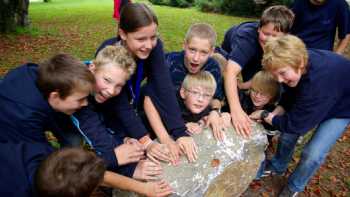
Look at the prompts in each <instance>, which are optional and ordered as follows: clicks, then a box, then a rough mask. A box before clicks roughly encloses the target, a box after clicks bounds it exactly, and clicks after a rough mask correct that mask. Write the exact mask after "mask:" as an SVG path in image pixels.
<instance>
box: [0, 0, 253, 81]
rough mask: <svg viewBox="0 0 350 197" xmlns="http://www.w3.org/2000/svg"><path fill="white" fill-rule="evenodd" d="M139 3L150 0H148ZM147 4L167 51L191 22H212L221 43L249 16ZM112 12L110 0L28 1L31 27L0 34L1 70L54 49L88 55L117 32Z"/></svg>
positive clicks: (177, 47)
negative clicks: (234, 15)
mask: <svg viewBox="0 0 350 197" xmlns="http://www.w3.org/2000/svg"><path fill="white" fill-rule="evenodd" d="M139 2H140V1H139ZM142 2H145V3H147V4H149V2H148V1H142ZM149 5H151V4H149ZM151 7H152V9H153V10H154V11H155V12H156V14H157V16H158V19H159V23H160V24H159V33H160V37H161V39H162V40H163V41H164V45H165V49H166V51H174V50H181V48H182V42H183V39H184V35H185V33H186V31H187V29H188V27H189V26H190V25H191V24H192V23H195V22H206V23H209V24H211V25H213V27H214V28H215V30H216V31H217V33H218V43H221V41H222V39H223V36H224V33H225V31H226V30H227V29H228V28H229V27H231V26H232V25H234V24H238V23H240V22H243V21H246V20H251V19H246V18H239V17H232V16H225V15H220V14H208V13H203V12H200V11H198V10H197V9H196V8H189V9H179V8H172V7H165V6H154V5H151ZM112 13H113V1H111V0H53V1H52V2H50V3H43V2H31V4H30V6H29V15H30V20H31V22H32V23H31V27H30V28H29V29H19V30H18V31H17V33H16V34H12V35H1V36H0V53H1V54H4V55H2V56H0V75H1V73H5V72H6V71H7V70H8V69H10V68H13V67H14V66H18V65H19V64H21V63H24V62H28V61H31V62H38V61H40V60H42V59H45V58H47V57H48V56H50V55H53V54H55V53H57V52H67V53H71V54H73V55H76V56H77V57H80V58H81V59H91V58H92V57H93V55H94V52H95V50H96V48H97V47H98V46H99V45H100V43H101V42H102V41H103V40H105V39H107V38H110V37H112V36H114V35H115V34H116V33H115V32H116V22H115V21H114V19H113V18H112Z"/></svg>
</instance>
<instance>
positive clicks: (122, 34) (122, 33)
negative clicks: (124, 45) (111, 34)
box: [118, 28, 126, 40]
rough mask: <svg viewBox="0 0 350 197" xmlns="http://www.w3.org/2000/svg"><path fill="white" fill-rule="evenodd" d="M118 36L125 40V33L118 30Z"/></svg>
mask: <svg viewBox="0 0 350 197" xmlns="http://www.w3.org/2000/svg"><path fill="white" fill-rule="evenodd" d="M118 31H119V36H120V38H121V39H122V40H126V32H125V31H124V30H122V29H120V28H119V30H118Z"/></svg>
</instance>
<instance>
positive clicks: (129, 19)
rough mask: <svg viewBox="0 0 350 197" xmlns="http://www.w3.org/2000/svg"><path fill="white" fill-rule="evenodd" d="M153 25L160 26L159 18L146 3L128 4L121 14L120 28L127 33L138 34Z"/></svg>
mask: <svg viewBox="0 0 350 197" xmlns="http://www.w3.org/2000/svg"><path fill="white" fill-rule="evenodd" d="M152 23H155V24H157V25H158V19H157V16H156V15H155V14H154V12H153V11H152V10H151V9H150V8H149V7H148V6H147V5H146V4H144V3H128V4H126V5H125V6H124V8H123V9H122V11H121V13H120V21H119V28H120V29H122V30H123V31H124V32H126V33H130V32H136V31H137V30H138V29H139V28H141V27H145V26H148V25H150V24H152Z"/></svg>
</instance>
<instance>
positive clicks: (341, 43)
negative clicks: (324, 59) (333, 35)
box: [334, 34, 350, 55]
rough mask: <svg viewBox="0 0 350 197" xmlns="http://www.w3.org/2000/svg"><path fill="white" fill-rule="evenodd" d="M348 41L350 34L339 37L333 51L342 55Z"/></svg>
mask: <svg viewBox="0 0 350 197" xmlns="http://www.w3.org/2000/svg"><path fill="white" fill-rule="evenodd" d="M349 41H350V34H348V35H346V36H345V38H343V39H340V40H339V43H338V45H337V47H336V48H335V49H334V52H336V53H338V54H340V55H342V54H343V53H344V50H345V48H346V47H347V46H348V44H349Z"/></svg>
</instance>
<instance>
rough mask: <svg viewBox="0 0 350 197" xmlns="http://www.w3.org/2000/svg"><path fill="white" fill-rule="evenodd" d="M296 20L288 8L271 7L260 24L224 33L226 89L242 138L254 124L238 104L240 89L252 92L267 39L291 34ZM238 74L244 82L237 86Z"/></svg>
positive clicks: (234, 122)
mask: <svg viewBox="0 0 350 197" xmlns="http://www.w3.org/2000/svg"><path fill="white" fill-rule="evenodd" d="M293 18H294V15H293V12H292V11H291V10H289V9H288V8H287V7H285V6H272V7H269V8H267V9H266V10H265V11H264V12H263V14H262V16H261V18H260V21H259V22H247V23H242V24H240V25H238V26H234V27H232V28H231V29H229V30H228V31H227V32H226V34H225V38H224V41H223V43H222V49H223V50H221V52H222V51H223V52H224V53H226V54H223V55H224V56H225V55H226V58H227V59H228V64H227V66H226V71H225V72H224V79H225V80H224V86H225V92H226V97H227V101H228V105H229V109H230V114H231V117H232V123H233V126H234V128H235V129H236V131H237V132H238V133H239V134H240V135H242V136H245V137H248V136H249V132H250V129H251V128H250V122H251V121H250V119H249V117H248V116H247V114H246V113H245V112H244V111H243V109H242V107H241V105H240V103H239V98H238V94H237V87H239V88H240V89H249V87H250V84H251V83H250V79H251V78H252V77H253V76H254V74H255V73H256V72H258V71H259V70H261V63H260V62H261V58H262V54H263V50H262V47H263V45H264V44H265V42H266V39H267V38H269V37H276V36H281V35H284V34H286V33H288V32H289V30H290V28H291V26H292V23H293ZM239 73H241V74H242V77H243V81H244V83H240V84H238V85H237V79H236V77H237V75H238V74H239Z"/></svg>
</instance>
